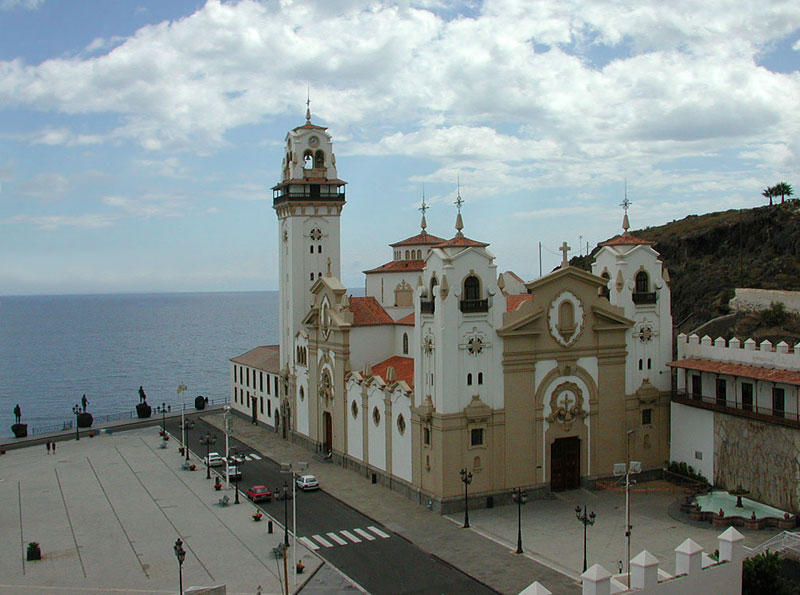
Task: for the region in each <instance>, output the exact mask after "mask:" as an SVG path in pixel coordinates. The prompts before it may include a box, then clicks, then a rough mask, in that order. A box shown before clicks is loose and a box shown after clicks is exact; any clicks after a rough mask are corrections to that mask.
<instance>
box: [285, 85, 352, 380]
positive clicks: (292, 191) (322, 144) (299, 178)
mask: <svg viewBox="0 0 800 595" xmlns="http://www.w3.org/2000/svg"><path fill="white" fill-rule="evenodd" d="M306 104H307V108H306V123H305V124H303V125H302V126H298V127H297V128H294V129H292V130H290V131H289V132H288V133H287V134H286V139H285V142H286V145H285V148H284V157H283V162H282V163H281V181H280V183H279V184H277V185H276V186H274V187H273V188H272V207H273V208H274V209H275V212H276V214H277V215H278V223H279V236H278V254H279V262H278V274H279V279H278V288H279V295H280V298H279V299H280V310H279V311H280V315H279V316H280V318H279V321H280V322H279V324H280V353H281V369H286V368H285V366H287V365H288V366H289V368H291V367H292V363H293V360H294V357H293V353H294V339H295V336H296V334H297V333H298V332H299V331H300V329H301V328H302V319H303V317H304V316H305V315H306V314H307V313H308V311H309V309H310V308H311V302H312V295H311V292H310V291H309V290H310V289H311V286H312V285H313V284H314V282H315V281H316V280H317V279H318V278H319V277H321V276H322V275H332V276H334V277H337V278H338V277H339V276H340V275H341V258H340V239H339V216H340V215H341V213H342V207H343V206H344V204H345V192H344V186H345V184H346V182H344V181H343V180H340V179H339V178H338V176H337V174H336V157H335V156H334V154H333V143H332V141H331V135H330V134H328V132H327V128H325V127H323V126H317V125H316V124H312V123H311V109H310V102H308V101H307V102H306Z"/></svg>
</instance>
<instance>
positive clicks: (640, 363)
mask: <svg viewBox="0 0 800 595" xmlns="http://www.w3.org/2000/svg"><path fill="white" fill-rule="evenodd" d="M642 362H643V360H641V359H640V360H639V369H640V370H641V369H642Z"/></svg>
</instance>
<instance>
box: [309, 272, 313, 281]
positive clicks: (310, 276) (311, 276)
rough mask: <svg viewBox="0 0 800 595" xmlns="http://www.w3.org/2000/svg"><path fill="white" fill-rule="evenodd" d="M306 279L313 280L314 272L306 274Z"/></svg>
mask: <svg viewBox="0 0 800 595" xmlns="http://www.w3.org/2000/svg"><path fill="white" fill-rule="evenodd" d="M308 280H309V281H313V280H314V273H309V274H308Z"/></svg>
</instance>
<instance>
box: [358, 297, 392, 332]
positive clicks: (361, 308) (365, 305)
mask: <svg viewBox="0 0 800 595" xmlns="http://www.w3.org/2000/svg"><path fill="white" fill-rule="evenodd" d="M350 311H351V312H352V313H353V326H376V325H379V324H394V320H393V319H392V317H391V316H389V315H388V314H387V313H386V310H384V309H383V306H381V305H380V304H379V303H378V300H376V299H375V298H374V297H372V296H367V297H351V298H350Z"/></svg>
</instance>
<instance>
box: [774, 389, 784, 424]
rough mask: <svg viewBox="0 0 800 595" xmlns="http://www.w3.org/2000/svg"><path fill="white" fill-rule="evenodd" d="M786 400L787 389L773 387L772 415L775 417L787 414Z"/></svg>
mask: <svg viewBox="0 0 800 595" xmlns="http://www.w3.org/2000/svg"><path fill="white" fill-rule="evenodd" d="M785 400H786V391H785V390H784V389H782V388H777V387H775V388H773V389H772V415H774V416H775V417H783V416H784V414H785V409H784V404H785Z"/></svg>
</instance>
